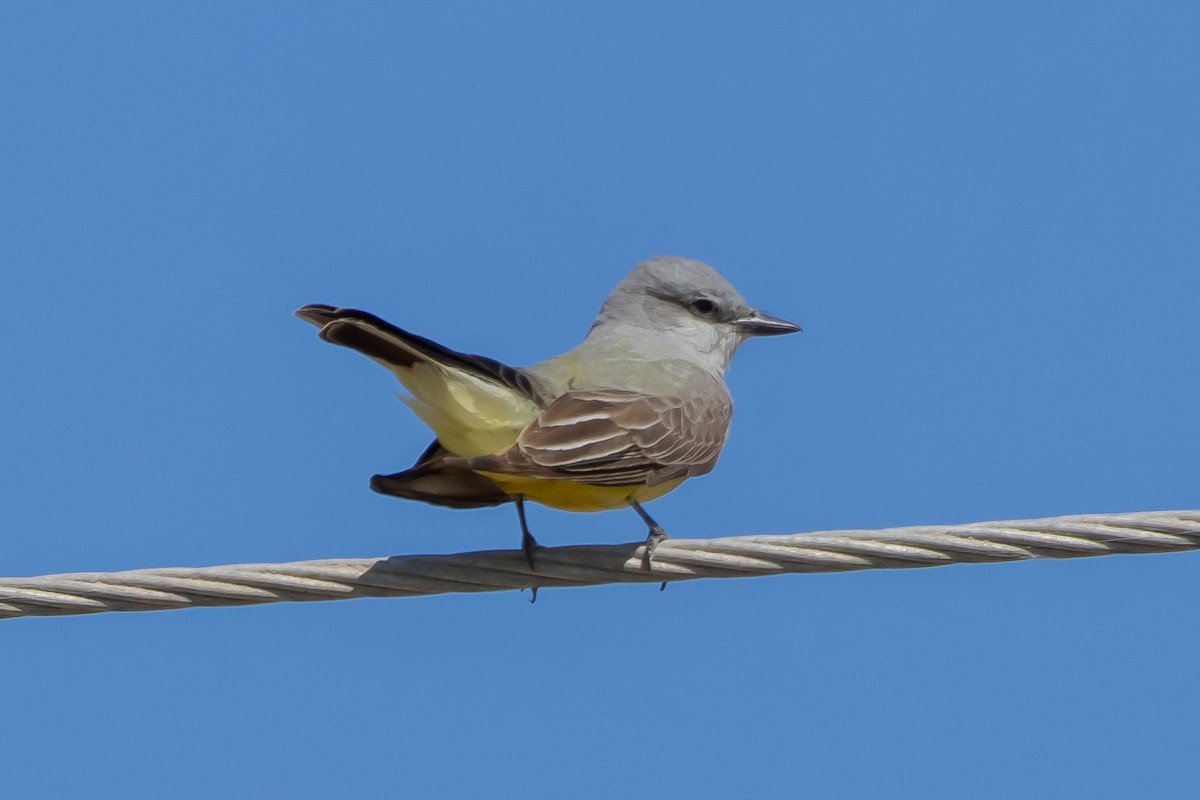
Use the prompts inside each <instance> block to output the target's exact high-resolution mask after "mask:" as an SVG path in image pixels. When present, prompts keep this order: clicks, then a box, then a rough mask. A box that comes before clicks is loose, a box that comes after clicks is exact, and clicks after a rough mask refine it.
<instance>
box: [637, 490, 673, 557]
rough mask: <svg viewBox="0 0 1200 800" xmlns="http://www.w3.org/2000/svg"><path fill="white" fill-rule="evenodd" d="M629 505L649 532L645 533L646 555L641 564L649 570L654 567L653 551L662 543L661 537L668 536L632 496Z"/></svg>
mask: <svg viewBox="0 0 1200 800" xmlns="http://www.w3.org/2000/svg"><path fill="white" fill-rule="evenodd" d="M629 505H630V506H632V507H633V510H634V511H636V512H637V513H638V516H639V517H641V518H642V522H644V523H646V527H647V528H649V529H650V532H649V533H648V534H647V535H646V555H644V556H643V557H642V565H643V566H645V568H646V569H647V570H650V569H652V568H653V567H654V551H655V550H657V549H658V546H659V545H660V544H662V541H663V539H666V538H668V537H667V532H666V531H664V530H663V529H662V526H661V525H659V524H658V523H657V522H655V521H654V518H653V517H651V516H650V515H649V514H647V513H646V509H644V508H642V504H641V503H639V502H638V501H637V500H634V499H633V498H632V497H631V498H629Z"/></svg>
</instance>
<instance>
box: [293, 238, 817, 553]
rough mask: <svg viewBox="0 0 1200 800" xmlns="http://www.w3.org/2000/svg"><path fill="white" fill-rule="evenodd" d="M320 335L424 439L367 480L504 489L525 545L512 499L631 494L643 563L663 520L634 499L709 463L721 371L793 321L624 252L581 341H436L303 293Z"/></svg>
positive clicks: (604, 505) (410, 486) (420, 487)
mask: <svg viewBox="0 0 1200 800" xmlns="http://www.w3.org/2000/svg"><path fill="white" fill-rule="evenodd" d="M295 314H296V316H297V317H299V318H300V319H302V320H304V321H305V322H309V323H311V324H313V325H315V326H316V327H317V328H318V329H319V336H320V338H321V339H323V340H325V341H327V342H330V343H332V344H336V345H341V346H343V347H347V348H350V349H351V350H355V351H358V352H359V353H362V354H363V355H365V356H367V357H368V358H370V359H372V360H374V361H376V362H377V363H379V364H381V365H382V366H384V367H386V368H387V369H388V370H390V371H391V372H392V374H393V375H395V376H396V378H397V379H398V380H399V382H400V384H401V385H402V386H403V387H404V389H405V390H407V392H408V394H407V396H405V395H401V400H402V401H403V402H404V403H405V404H406V405H407V406H408V407H409V408H410V409H411V410H412V411H413V413H415V414H416V416H417V417H418V418H420V419H421V420H422V421H423V422H424V423H425V424H426V425H427V426H428V427H429V428H431V429H432V431H433V433H434V435H435V438H434V440H433V442H432V443H431V444H430V445H429V446H428V447H427V448H426V449H425V450H424V452H422V453H421V455H420V456H419V457H418V458H417V460H416V462H415V463H414V464H413V465H412V467H410V468H409V469H406V470H403V471H400V472H396V473H394V474H390V475H374V476H372V478H371V482H370V486H371V489H373V490H374V491H376V492H379V493H381V494H385V495H392V496H395V497H400V498H404V499H409V500H419V501H422V502H425V503H431V504H433V505H438V506H446V507H450V508H483V507H487V506H497V505H502V504H505V503H513V504H515V506H516V510H517V519H518V522H519V524H520V528H521V550H522V551H523V552H524V554H525V558H526V559H527V560H528V562H529V566H530V569H534V555H535V552H536V550H537V549H538V547H539V545H538V543H537V540H536V539H535V538H534V537H533V535H532V534H531V533H530V531H529V525H528V522H527V519H526V515H525V503H526V501H532V502H536V503H539V504H542V505H545V506H549V507H551V508H558V509H563V510H567V511H603V510H609V509H616V508H623V507H629V508H632V509H633V510H634V511H635V512H636V513H637V514H638V516H639V517H641V519H642V521H643V522H644V523H645V525H646V526H647V529H648V532H647V536H646V542H645V550H644V553H645V555H644V556H643V559H644V564H645V565H646V568H647V569H652V559H653V554H654V549H655V548H656V547H657V546H658V544H659V543H660V542H661V541H663V540H664V539H666V538H667V534H666V531H665V530H664V529H663V528H662V526H661V525H659V524H658V523H657V522H656V521H655V520H654V519H653V518H652V517H651V516H650V515H649V514H648V513H647V512H646V510H645V508H643V504H644V503H647V502H649V501H650V500H653V499H655V498H657V497H660V496H662V495H664V494H666V493H667V492H669V491H671V490H673V489H675V488H676V487H678V486H679V485H680V484H681V483H683V482H684V481H685V480H687V479H688V478H693V477H696V476H699V475H704V474H706V473H708V472H709V471H711V470H712V469H713V467H714V466H715V465H716V463H717V458H718V456H719V455H720V453H721V449H722V447H723V446H724V444H725V439H726V436H727V434H728V430H729V423H730V419H731V416H732V412H733V403H732V400H731V398H730V395H729V391H728V389H727V388H726V386H725V381H724V373H725V370H726V368H727V367H728V366H729V362H730V360H731V359H732V358H733V355H734V351H736V350H737V349H738V346H739V345H741V344H742V343H743V342H744V341H746V340H747V339H750V338H755V337H760V336H775V335H779V334H787V333H795V332H798V331H801V330H803V329H802V328H801V327H800V326H799V325H797V324H795V323H793V322H788V321H787V320H784V319H780V318H778V317H773V316H770V315H768V314H765V313H763V312H761V311H758V310H756V309H754V308H752V307H751V306H750V305H748V304H747V302H746V301H745V300H744V299H743V298H742V296H741V295H740V294H739V293H738V292H737V290H736V289H734V288H733V286H732V285H731V284H730V283H729V281H727V280H726V279H725V278H724V277H722V276H721V275H720V273H718V272H717V271H716V270H715V269H713V268H712V267H711V266H709V265H708V264H705V263H703V262H701V261H697V260H694V259H690V258H683V257H679V256H656V257H653V258H650V259H648V260H645V261H642V262H640V263H638V264H637V265H636V266H635V267H634V268H633V269H632V270H631V271H630V272H629V273H628V274H627V275H626V276H625V277H624V278H623V279H622V280H621V281H620V282H619V283H618V284H617V285H616V287H615V288H614V289H613V290H612V291H611V292H610V293H609V294H608V296H607V297H606V298H605V299H604V301H603V303H602V304H601V306H600V310H599V312H598V313H597V315H596V317H595V320H594V321H593V322H592V324H591V327H590V328H589V329H588V331H587V335H586V336H585V337H584V339H583V341H582V342H581V343H580V344H578V345H577V346H575V347H574V348H572V349H570V350H568V351H567V352H565V353H563V354H561V355H557V356H554V357H553V358H550V359H547V360H545V361H542V362H540V363H538V364H534V365H532V366H528V367H513V366H508V365H506V364H502V363H501V362H499V361H496V360H494V359H491V358H487V357H485V356H480V355H472V354H469V353H462V352H458V351H455V350H452V349H450V348H448V347H445V346H444V345H441V344H438V343H437V342H434V341H432V340H430V339H426V338H424V337H422V336H418V335H417V334H415V333H411V332H409V331H406V330H404V329H402V328H398V327H396V326H395V325H392V324H390V323H388V322H385V321H384V320H383V319H380V318H379V317H377V316H375V315H373V314H369V313H367V312H365V311H359V310H357V309H353V308H338V307H335V306H331V305H323V304H313V305H306V306H304V307H302V308H300V309H298V310H297V311H296V312H295Z"/></svg>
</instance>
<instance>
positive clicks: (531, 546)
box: [513, 495, 540, 569]
mask: <svg viewBox="0 0 1200 800" xmlns="http://www.w3.org/2000/svg"><path fill="white" fill-rule="evenodd" d="M513 502H515V503H516V504H517V519H519V520H520V521H521V551H522V552H523V553H525V560H526V561H528V562H529V568H530V569H533V568H534V567H533V551H534V550H537V549H538V547H540V545H539V544H538V543H537V539H534V538H533V534H532V533H530V532H529V526H528V525H527V524H526V523H525V498H524V497H522V496H521V495H517V496H516V498H514V500H513Z"/></svg>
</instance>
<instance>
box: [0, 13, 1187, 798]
mask: <svg viewBox="0 0 1200 800" xmlns="http://www.w3.org/2000/svg"><path fill="white" fill-rule="evenodd" d="M1198 34H1200V12H1197V11H1196V10H1195V8H1194V6H1192V5H1191V4H1185V3H1178V4H1174V3H1155V4H1134V3H1129V4H1113V3H1076V4H1045V3H1004V4H993V5H988V6H983V5H982V4H953V3H910V4H892V3H878V4H861V3H808V4H752V5H749V6H747V5H746V4H713V3H700V4H692V3H686V4H685V3H674V4H672V3H659V4H642V3H636V4H634V3H628V4H626V3H606V4H595V5H592V6H590V7H586V8H585V7H581V6H576V5H570V4H554V3H543V4H530V3H516V4H512V3H510V4H463V3H440V4H433V3H430V4H420V5H418V4H385V3H343V4H325V5H321V4H311V3H310V4H305V3H265V2H264V3H255V4H245V3H226V4H222V3H170V4H152V3H119V4H107V5H106V4H91V3H15V2H14V3H5V4H3V6H0V43H2V46H0V77H2V78H3V79H2V80H0V104H2V107H3V108H4V114H3V115H2V118H0V159H2V164H3V170H2V172H3V179H2V180H0V213H2V216H3V220H4V221H3V224H0V263H2V264H3V269H2V270H0V292H2V296H3V297H4V298H5V299H6V300H7V301H8V302H9V303H10V314H9V316H8V324H7V335H6V336H4V337H3V338H2V339H0V360H2V361H3V364H4V374H5V377H6V380H5V383H4V392H3V399H2V400H0V403H2V404H3V405H2V407H3V410H4V413H3V414H2V415H0V437H2V441H3V443H4V446H3V453H4V454H3V457H2V458H0V480H2V481H3V485H4V491H3V497H4V500H3V503H0V532H2V535H3V539H2V540H0V573H2V574H8V575H37V574H43V573H50V572H65V571H80V570H113V569H124V568H135V567H149V566H167V565H204V564H222V563H237V562H248V561H252V562H258V561H289V560H298V559H311V558H327V557H341V556H344V557H367V556H376V555H386V554H393V553H418V552H457V551H463V550H472V549H482V548H493V547H505V546H509V545H510V544H512V545H515V543H516V540H517V528H516V522H515V519H514V516H515V515H514V514H513V512H512V510H511V508H500V509H489V510H482V511H475V512H454V511H447V510H443V509H437V508H433V507H427V506H422V505H419V504H413V503H405V502H402V501H398V500H395V499H392V498H386V497H381V496H378V495H375V494H372V493H371V492H370V491H369V490H368V489H367V478H368V477H369V476H370V475H371V474H372V473H373V472H378V471H392V470H395V469H399V468H401V467H404V466H407V465H408V464H409V463H410V462H411V460H412V459H413V457H415V455H416V454H417V452H419V450H420V449H421V448H422V447H423V446H424V445H425V444H426V442H427V439H428V433H427V432H426V431H425V430H424V429H423V427H422V426H421V424H420V423H419V422H418V421H416V420H415V419H414V418H413V417H412V416H411V415H410V414H409V413H408V412H407V411H406V409H405V408H404V407H403V406H402V405H400V404H399V403H398V402H396V400H395V398H394V397H393V392H394V390H395V387H394V386H393V385H392V383H391V379H390V377H389V376H388V375H387V374H386V373H385V372H383V371H382V370H380V369H378V368H377V367H375V366H374V365H373V364H371V363H369V362H367V361H366V360H364V359H361V358H358V357H356V356H354V355H353V354H351V353H348V352H345V351H341V350H338V349H336V348H333V347H330V346H328V345H325V344H323V343H321V342H319V341H318V340H317V339H316V337H315V336H314V332H313V331H312V330H311V329H310V328H309V327H308V326H306V325H304V324H303V323H301V322H299V321H297V320H295V319H294V318H292V316H291V312H292V310H293V309H295V308H296V307H298V306H299V305H301V304H304V303H309V302H325V303H334V304H340V305H354V306H359V307H362V308H366V309H369V310H371V311H374V312H376V313H378V314H380V315H382V316H384V317H386V318H389V319H391V320H393V321H395V322H397V323H399V324H402V325H404V326H406V327H408V328H410V329H412V330H414V331H417V332H419V333H422V334H424V335H427V336H430V337H433V338H436V339H438V340H440V341H443V342H445V343H446V344H448V345H450V346H453V347H458V348H461V349H464V350H468V351H473V352H484V353H486V354H488V355H491V356H493V357H495V358H498V359H501V360H504V361H508V362H511V363H516V364H522V363H531V362H534V361H537V360H540V359H542V358H544V357H546V356H548V355H551V354H554V353H556V352H559V351H560V350H563V349H565V348H567V347H569V346H571V345H572V344H574V343H575V342H576V341H577V340H578V339H579V338H580V337H581V336H582V334H583V332H584V331H585V329H586V324H587V321H588V320H590V317H591V315H592V313H593V312H594V311H595V308H596V306H597V305H598V304H599V301H600V299H601V298H602V297H603V295H604V294H605V293H606V292H607V291H608V289H609V288H610V287H611V286H612V285H613V284H614V283H615V282H616V281H617V280H618V279H619V278H620V277H621V276H622V275H623V274H624V272H625V271H626V270H628V269H629V268H630V267H631V266H632V265H633V264H634V263H635V262H636V261H637V260H639V259H641V258H643V257H645V256H647V255H649V254H651V253H675V254H682V255H688V256H692V257H696V258H700V259H703V260H706V261H708V262H710V263H712V264H714V265H715V266H717V268H718V269H720V270H721V271H722V272H723V273H724V274H725V275H726V276H728V277H729V278H730V279H731V280H732V281H733V282H734V283H735V285H737V286H738V287H739V289H740V290H741V291H742V293H743V294H744V295H745V296H746V297H747V298H749V299H750V301H751V302H754V303H757V304H758V305H760V306H761V307H763V308H764V309H766V310H767V311H769V312H771V313H774V314H778V315H780V316H784V317H788V318H790V319H795V320H797V321H798V322H800V323H802V324H803V325H804V326H805V328H806V333H804V334H802V335H799V336H792V337H784V338H781V339H773V340H766V341H760V342H751V343H750V344H748V345H747V346H746V347H745V348H744V349H743V350H742V352H740V353H739V356H738V359H737V362H736V363H735V364H734V367H733V369H732V371H731V373H730V375H729V383H730V386H731V389H732V391H733V394H734V397H735V401H736V404H737V411H736V414H735V419H734V426H733V431H732V435H731V438H730V441H729V444H728V446H727V447H726V450H725V453H724V455H723V457H722V460H721V463H720V464H719V466H718V467H717V469H716V470H715V471H714V472H713V473H712V474H710V475H709V476H707V477H705V478H702V479H699V480H695V481H692V482H689V483H688V484H686V485H685V486H684V487H682V488H681V489H679V490H678V491H676V492H674V493H673V494H671V495H668V496H667V497H664V498H662V499H661V500H658V501H656V502H655V503H653V504H652V505H651V507H650V509H651V511H652V513H654V514H655V516H656V517H657V518H658V519H659V520H660V521H661V522H662V523H663V524H664V526H665V527H666V528H667V529H668V530H669V531H671V532H672V533H673V534H675V535H677V536H710V535H725V534H735V533H781V532H792V531H803V530H819V529H826V528H844V527H883V526H893V525H904V524H915V523H926V522H928V523H936V522H965V521H973V520H988V519H1004V518H1024V517H1037V516H1051V515H1058V514H1070V513H1085V512H1105V511H1135V510H1151V509H1173V508H1196V507H1198V506H1200V492H1198V490H1197V460H1196V454H1197V452H1200V422H1198V419H1197V416H1198V415H1197V411H1196V409H1197V400H1196V398H1197V395H1198V394H1200V378H1198V375H1200V372H1198V371H1197V369H1196V358H1197V352H1198V348H1200V327H1198V326H1197V308H1198V306H1197V298H1198V296H1200V225H1198V224H1197V221H1198V220H1200V150H1198V149H1197V146H1196V143H1197V142H1198V141H1200V106H1198V105H1197V102H1196V98H1197V97H1198V96H1200V51H1198V50H1197V49H1196V46H1195V42H1196V40H1197V35H1198ZM530 521H531V525H532V526H533V528H534V531H535V532H536V533H537V534H538V536H539V538H540V539H541V540H542V542H543V543H545V544H568V543H584V542H619V541H629V540H631V539H634V538H638V537H640V536H641V535H642V533H643V529H642V528H641V526H640V523H639V522H638V520H637V518H636V516H635V515H634V514H632V513H631V512H609V513H604V514H595V515H585V514H574V515H571V514H564V513H560V512H554V511H550V510H547V509H543V508H534V509H532V510H531V520H530ZM1198 570H1200V555H1198V554H1180V555H1165V556H1140V557H1110V558H1101V559H1085V560H1078V561H1072V562H1061V563H1053V562H1047V563H1023V564H1008V565H996V566H970V567H951V568H945V569H934V570H911V571H899V572H866V573H858V574H851V575H831V576H789V577H780V578H771V579H761V580H737V581H710V582H694V583H690V584H679V585H675V586H672V587H670V588H669V589H668V591H666V592H664V593H661V594H660V593H658V592H657V591H656V590H655V587H652V586H620V587H600V588H591V589H575V590H558V591H544V592H543V593H542V595H541V597H540V599H539V601H538V603H537V604H536V605H534V606H530V605H529V604H528V603H527V602H526V600H527V595H525V596H522V595H520V594H517V593H505V594H494V595H487V596H441V597H433V598H423V599H412V600H392V601H387V600H361V601H353V602H344V603H316V604H280V605H275V606H266V607H259V608H244V609H202V610H194V611H181V612H168V613H158V614H148V613H147V614H125V615H119V614H108V615H98V616H93V617H77V618H62V619H25V620H14V621H11V622H3V623H0V648H2V652H3V658H2V659H0V680H2V684H3V686H4V687H5V688H4V690H3V691H2V693H0V694H2V697H3V699H2V701H0V705H2V709H3V710H2V715H0V718H2V720H3V724H0V752H3V753H4V754H5V756H4V759H3V760H4V768H3V770H2V771H0V793H2V794H4V795H5V796H11V797H51V796H56V797H63V796H83V795H87V796H91V797H117V796H121V797H128V796H161V795H162V794H164V793H166V794H169V795H171V796H172V797H178V798H192V797H195V798H201V797H203V798H208V797H214V796H225V797H281V796H289V797H319V796H330V795H341V794H345V793H347V792H354V793H356V794H357V793H361V794H385V793H386V794H398V793H402V794H405V795H408V794H412V795H414V796H490V797H498V798H505V797H521V798H530V797H555V796H576V797H607V796H613V795H615V794H618V793H620V794H621V795H622V796H625V797H658V798H661V797H671V796H676V795H679V794H681V793H686V794H688V795H690V796H696V797H705V796H709V797H716V796H722V795H724V794H726V793H728V792H731V791H735V790H736V791H739V792H742V793H754V794H757V795H767V796H772V795H774V796H791V795H794V794H797V793H801V792H802V793H803V794H805V796H811V797H881V796H888V797H922V798H927V797H963V796H970V797H976V798H989V797H996V798H1000V797H1016V796H1025V797H1039V796H1040V797H1061V796H1069V797H1090V798H1103V797H1128V796H1131V795H1133V794H1135V793H1136V794H1139V795H1143V796H1145V795H1153V796H1155V797H1193V796H1195V786H1196V784H1197V782H1198V781H1200V767H1198V766H1197V761H1196V758H1195V742H1196V740H1197V737H1198V736H1200V731H1198V730H1197V719H1198V718H1200V690H1197V688H1196V675H1197V674H1200V672H1198V671H1200V645H1198V644H1197V636H1196V633H1197V616H1196V607H1197V604H1196V585H1197V583H1196V576H1197V573H1198Z"/></svg>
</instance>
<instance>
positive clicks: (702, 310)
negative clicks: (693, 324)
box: [690, 297, 717, 317]
mask: <svg viewBox="0 0 1200 800" xmlns="http://www.w3.org/2000/svg"><path fill="white" fill-rule="evenodd" d="M690 307H691V309H692V311H695V312H696V313H697V314H699V315H700V316H702V317H707V316H711V315H712V313H713V312H714V311H716V310H717V304H716V303H714V302H713V301H712V300H709V299H707V298H705V297H701V298H700V299H699V300H693V301H692V304H691V306H690Z"/></svg>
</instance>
